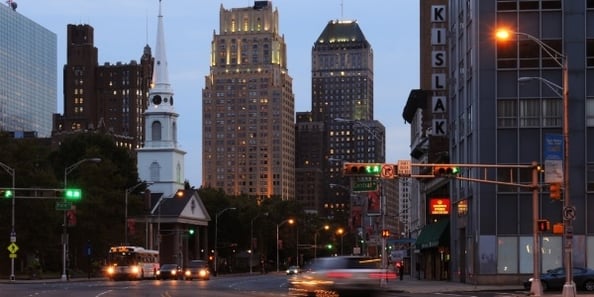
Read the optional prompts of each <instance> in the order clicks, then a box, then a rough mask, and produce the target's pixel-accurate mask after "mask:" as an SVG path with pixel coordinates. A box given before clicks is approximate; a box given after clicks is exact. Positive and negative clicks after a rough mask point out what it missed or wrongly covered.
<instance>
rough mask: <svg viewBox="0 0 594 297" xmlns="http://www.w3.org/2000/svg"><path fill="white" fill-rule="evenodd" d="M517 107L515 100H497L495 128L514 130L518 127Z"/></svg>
mask: <svg viewBox="0 0 594 297" xmlns="http://www.w3.org/2000/svg"><path fill="white" fill-rule="evenodd" d="M517 117H518V107H517V105H516V100H497V127H498V128H515V127H517V126H518V119H517Z"/></svg>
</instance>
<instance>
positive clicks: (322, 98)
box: [296, 20, 397, 254]
mask: <svg viewBox="0 0 594 297" xmlns="http://www.w3.org/2000/svg"><path fill="white" fill-rule="evenodd" d="M311 80H312V98H311V100H312V106H311V108H312V110H311V112H310V113H309V116H308V117H304V118H303V119H301V120H299V121H298V122H297V125H296V130H297V137H298V141H297V143H298V144H299V146H298V151H297V153H298V157H297V160H298V161H299V162H298V163H297V164H296V170H297V180H299V182H300V187H305V188H306V189H313V188H316V187H317V190H316V191H311V192H309V193H308V194H306V195H300V198H307V199H308V200H307V201H302V202H303V203H304V204H305V205H306V208H307V210H308V211H311V212H317V213H318V214H319V215H320V216H322V217H328V218H333V219H334V220H336V221H341V220H342V221H343V222H341V223H343V224H345V225H348V226H349V227H350V228H351V231H350V233H351V234H357V236H359V237H358V238H360V239H363V238H369V239H371V240H372V241H375V242H379V241H378V240H377V235H378V234H379V231H380V230H379V229H380V228H382V227H383V226H382V223H381V222H380V221H381V216H379V214H380V209H379V208H377V209H375V208H374V209H373V211H372V212H374V213H371V212H368V210H369V208H370V205H369V204H368V203H367V202H368V201H374V200H373V199H368V198H370V197H372V196H373V197H378V195H376V194H375V193H373V192H372V193H358V194H357V193H353V192H352V188H351V186H352V184H351V181H353V183H356V182H357V181H360V179H359V178H352V179H351V178H350V177H345V176H344V175H343V172H342V164H343V163H344V162H378V163H383V162H385V128H384V126H383V125H382V124H381V123H380V122H379V121H377V120H374V119H373V50H372V48H371V45H370V44H369V42H368V41H367V39H366V38H365V36H364V34H363V32H362V30H361V28H360V27H359V24H358V23H357V22H356V21H351V20H332V21H329V22H328V24H327V25H326V27H324V29H323V30H322V33H321V34H320V35H319V37H318V38H317V39H316V40H315V42H314V46H313V48H312V78H311ZM304 114H305V113H302V115H304ZM318 136H319V137H318ZM319 141H320V142H321V143H320V144H319V145H312V144H317V142H319ZM381 184H382V187H381V188H382V190H381V192H382V194H383V196H384V197H387V195H394V194H395V189H396V188H395V187H394V186H395V183H392V182H389V181H386V182H382V183H381ZM313 195H317V197H314V196H313ZM394 198H395V197H394ZM383 201H386V199H384V200H383ZM395 201H397V199H392V200H391V202H395ZM378 202H379V201H378ZM372 208H373V207H372ZM388 209H391V211H393V210H394V207H393V205H392V203H390V205H383V207H381V212H383V213H387V212H388ZM368 214H371V216H368ZM388 223H390V222H388ZM389 225H390V226H392V227H393V225H392V224H389ZM386 228H387V229H393V230H394V229H395V228H389V227H387V226H386ZM356 242H359V241H358V240H357V241H356ZM357 244H358V243H357ZM372 245H373V248H374V250H371V249H366V250H365V251H364V252H369V253H371V254H375V253H376V252H377V251H378V249H375V248H376V247H377V246H378V244H372ZM354 252H356V253H359V252H361V249H357V250H354Z"/></svg>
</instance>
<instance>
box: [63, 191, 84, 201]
mask: <svg viewBox="0 0 594 297" xmlns="http://www.w3.org/2000/svg"><path fill="white" fill-rule="evenodd" d="M64 198H66V200H80V199H81V198H82V191H81V190H80V189H66V190H65V191H64Z"/></svg>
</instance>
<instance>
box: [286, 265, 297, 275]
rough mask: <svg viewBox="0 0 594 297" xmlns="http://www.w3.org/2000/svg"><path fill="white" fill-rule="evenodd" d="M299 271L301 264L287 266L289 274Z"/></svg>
mask: <svg viewBox="0 0 594 297" xmlns="http://www.w3.org/2000/svg"><path fill="white" fill-rule="evenodd" d="M297 273H299V266H289V268H287V275H293V274H297Z"/></svg>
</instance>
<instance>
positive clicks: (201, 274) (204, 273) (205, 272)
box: [198, 269, 208, 276]
mask: <svg viewBox="0 0 594 297" xmlns="http://www.w3.org/2000/svg"><path fill="white" fill-rule="evenodd" d="M207 272H208V271H207V270H205V269H200V271H199V272H198V274H200V276H206V274H207Z"/></svg>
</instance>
